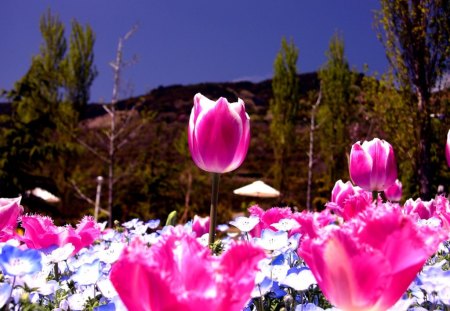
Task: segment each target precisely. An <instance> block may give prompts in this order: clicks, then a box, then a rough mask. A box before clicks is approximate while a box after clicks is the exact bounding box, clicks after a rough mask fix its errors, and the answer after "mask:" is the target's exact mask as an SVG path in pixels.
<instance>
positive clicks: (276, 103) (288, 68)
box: [270, 38, 299, 193]
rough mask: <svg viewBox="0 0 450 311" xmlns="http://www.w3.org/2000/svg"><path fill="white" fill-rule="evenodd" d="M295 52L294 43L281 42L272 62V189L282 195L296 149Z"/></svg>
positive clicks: (296, 88)
mask: <svg viewBox="0 0 450 311" xmlns="http://www.w3.org/2000/svg"><path fill="white" fill-rule="evenodd" d="M297 59H298V48H297V47H296V46H295V44H294V42H292V41H291V42H290V43H288V42H287V41H286V39H285V38H283V40H282V41H281V50H280V51H279V52H278V54H277V56H276V58H275V62H274V71H275V72H274V75H273V78H272V90H273V99H271V101H270V112H271V115H272V120H271V123H270V136H271V143H272V148H273V151H274V156H275V162H274V165H273V168H272V169H273V173H274V179H275V186H276V187H277V188H278V189H280V192H282V193H283V191H284V190H285V187H286V182H287V180H286V179H287V174H286V169H287V166H288V163H287V161H288V159H289V156H290V155H291V153H292V151H293V150H294V149H295V148H296V140H297V137H296V135H295V125H296V118H297V113H298V108H299V79H298V75H297Z"/></svg>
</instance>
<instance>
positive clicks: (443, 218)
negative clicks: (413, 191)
mask: <svg viewBox="0 0 450 311" xmlns="http://www.w3.org/2000/svg"><path fill="white" fill-rule="evenodd" d="M403 212H404V213H405V214H407V215H411V216H412V217H413V218H415V219H416V220H417V221H423V220H425V221H428V220H438V222H440V225H441V226H442V227H443V228H445V229H446V230H447V232H448V233H449V237H450V202H449V201H448V199H447V198H446V197H445V196H444V195H438V196H436V198H435V199H432V200H430V201H422V200H421V199H420V198H419V199H417V200H415V201H414V200H413V199H409V200H407V201H406V202H405V204H404V206H403Z"/></svg>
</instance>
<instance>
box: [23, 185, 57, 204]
mask: <svg viewBox="0 0 450 311" xmlns="http://www.w3.org/2000/svg"><path fill="white" fill-rule="evenodd" d="M28 193H31V194H32V195H34V196H35V197H38V198H41V199H42V200H44V201H47V202H49V203H58V202H59V201H61V199H60V198H58V197H57V196H55V195H54V194H52V193H50V192H48V191H47V190H45V189H42V188H39V187H37V188H34V189H33V190H29V191H28Z"/></svg>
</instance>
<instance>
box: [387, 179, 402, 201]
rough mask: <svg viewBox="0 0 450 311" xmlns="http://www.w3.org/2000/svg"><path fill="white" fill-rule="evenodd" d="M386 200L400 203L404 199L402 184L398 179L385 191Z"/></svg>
mask: <svg viewBox="0 0 450 311" xmlns="http://www.w3.org/2000/svg"><path fill="white" fill-rule="evenodd" d="M384 194H385V195H386V199H388V200H389V201H392V202H399V201H400V200H401V199H402V183H401V182H400V180H398V179H396V180H395V182H394V183H393V184H392V185H390V186H389V187H388V188H387V189H386V190H384Z"/></svg>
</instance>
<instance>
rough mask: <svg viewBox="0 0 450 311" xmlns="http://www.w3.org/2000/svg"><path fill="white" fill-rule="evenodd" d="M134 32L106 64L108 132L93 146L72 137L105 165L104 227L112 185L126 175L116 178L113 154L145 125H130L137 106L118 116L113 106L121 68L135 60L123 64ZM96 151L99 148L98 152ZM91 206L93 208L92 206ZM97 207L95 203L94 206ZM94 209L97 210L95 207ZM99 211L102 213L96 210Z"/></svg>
mask: <svg viewBox="0 0 450 311" xmlns="http://www.w3.org/2000/svg"><path fill="white" fill-rule="evenodd" d="M136 31H137V26H134V27H133V28H132V29H131V30H130V31H128V32H127V33H126V34H125V35H124V36H123V37H120V38H119V42H118V45H117V52H116V59H115V60H114V61H112V62H111V63H110V66H111V67H112V69H113V72H114V83H113V91H112V97H111V102H110V103H108V104H104V105H103V109H105V111H106V113H107V115H108V116H109V129H108V130H106V131H103V132H101V133H98V132H96V133H94V135H95V137H96V144H95V146H94V145H92V144H90V143H88V142H86V141H84V140H83V139H82V138H80V137H77V136H76V137H74V138H75V139H76V141H77V142H78V143H79V144H81V145H82V146H84V147H85V148H86V149H87V150H88V151H90V152H91V153H92V154H93V155H95V156H96V157H97V158H98V159H99V160H100V161H101V162H103V163H105V164H106V165H107V167H108V174H107V177H106V182H107V189H108V202H107V204H108V207H107V210H106V214H107V215H108V226H110V227H111V226H112V219H113V218H112V217H113V211H112V209H113V205H114V185H115V184H116V183H117V181H118V180H120V179H121V178H123V177H124V176H125V175H127V174H129V172H127V171H125V172H123V173H122V174H117V173H116V170H117V164H118V163H117V152H118V151H119V150H120V149H121V148H123V147H124V146H125V145H126V144H127V143H129V142H130V140H132V138H133V137H134V136H136V134H137V133H138V131H139V130H140V129H141V128H142V127H143V125H144V124H145V122H144V121H143V120H141V121H140V122H139V123H137V124H131V121H132V118H133V116H135V115H136V114H135V113H134V112H135V109H136V108H137V106H138V104H134V105H133V107H132V108H131V109H130V110H129V111H127V113H126V114H123V113H120V112H121V111H119V110H118V107H117V104H118V102H119V92H120V90H121V78H122V71H123V69H124V67H125V66H127V65H130V64H133V63H135V58H133V59H132V60H131V61H129V62H125V61H124V60H123V47H124V44H125V42H126V41H127V40H128V39H129V38H130V37H131V36H132V35H133V34H134V33H135V32H136ZM99 147H100V148H99ZM133 167H134V166H133V164H132V163H131V164H129V165H128V168H129V170H131V171H132V170H133ZM72 186H73V188H74V189H75V191H76V192H77V193H78V195H79V196H80V197H81V198H83V199H85V200H86V201H87V202H89V203H90V204H94V203H95V202H93V201H92V200H91V199H89V198H88V197H87V196H86V195H85V194H83V193H82V191H81V190H80V189H79V187H77V186H76V184H75V183H74V182H73V181H72ZM94 205H95V204H94ZM97 205H98V203H97ZM97 208H98V206H97ZM100 210H101V211H105V210H103V209H100Z"/></svg>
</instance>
